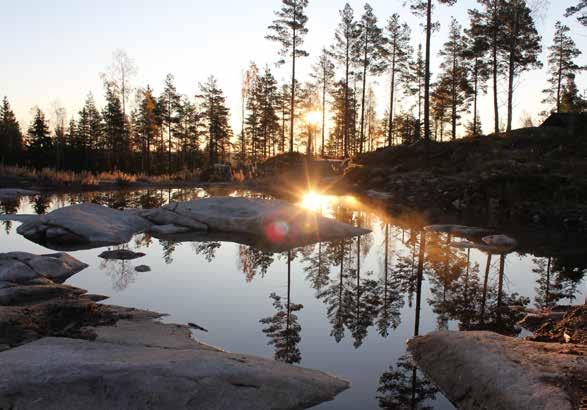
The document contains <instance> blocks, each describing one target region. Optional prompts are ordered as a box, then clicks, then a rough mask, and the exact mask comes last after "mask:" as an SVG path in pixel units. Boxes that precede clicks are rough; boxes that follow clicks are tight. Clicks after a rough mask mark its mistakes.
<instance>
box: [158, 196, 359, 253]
mask: <svg viewBox="0 0 587 410" xmlns="http://www.w3.org/2000/svg"><path fill="white" fill-rule="evenodd" d="M164 208H165V209H169V210H171V211H172V212H175V213H177V214H180V215H182V216H185V217H188V218H190V219H193V220H195V221H199V222H202V223H205V224H206V225H207V226H208V229H209V230H211V231H220V232H231V233H245V234H250V235H255V236H257V237H262V238H265V239H267V240H269V241H271V242H273V243H281V244H284V243H299V242H308V243H310V242H312V241H314V242H315V241H318V240H321V241H328V240H334V239H340V238H344V237H349V236H356V235H362V234H365V233H369V232H370V231H369V230H368V229H363V228H356V227H354V226H352V225H348V224H345V223H342V222H338V221H336V220H334V219H329V218H325V217H322V216H320V215H318V214H317V213H315V212H312V211H309V210H307V209H304V208H301V207H299V206H296V205H292V204H290V203H289V202H286V201H282V200H266V199H257V198H236V197H213V198H204V199H196V200H193V201H187V202H174V203H170V204H168V205H165V206H164Z"/></svg>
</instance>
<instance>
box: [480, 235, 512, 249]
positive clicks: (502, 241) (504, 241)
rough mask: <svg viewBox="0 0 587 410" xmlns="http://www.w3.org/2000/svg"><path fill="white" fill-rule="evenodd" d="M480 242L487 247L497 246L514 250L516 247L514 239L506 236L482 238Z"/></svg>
mask: <svg viewBox="0 0 587 410" xmlns="http://www.w3.org/2000/svg"><path fill="white" fill-rule="evenodd" d="M482 241H483V242H485V243H486V244H487V245H491V246H499V247H503V248H515V247H516V246H518V242H517V241H516V240H515V239H514V238H510V237H509V236H507V235H490V236H484V237H483V238H482Z"/></svg>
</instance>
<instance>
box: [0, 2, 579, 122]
mask: <svg viewBox="0 0 587 410" xmlns="http://www.w3.org/2000/svg"><path fill="white" fill-rule="evenodd" d="M576 2H577V0H551V1H550V2H549V3H550V4H549V5H548V6H547V7H540V8H539V10H538V11H537V17H538V18H537V21H536V25H537V29H538V31H539V33H540V34H541V35H542V37H543V50H544V51H543V60H544V61H545V55H546V47H547V46H548V45H549V44H550V41H551V39H552V35H553V31H554V30H553V27H554V24H555V22H556V20H557V19H560V20H561V21H563V23H564V24H567V25H568V26H569V27H570V28H571V35H572V37H573V38H574V40H575V42H576V43H577V46H578V47H579V49H581V50H582V51H583V52H584V55H582V56H581V57H580V58H579V59H578V62H579V63H580V64H582V65H587V47H586V44H587V29H586V28H585V27H582V26H581V25H579V24H578V23H577V22H576V20H575V18H565V17H564V16H563V15H564V10H565V9H566V7H568V6H570V5H573V4H575V3H576ZM309 3H310V4H309V6H308V9H307V14H308V17H309V21H308V28H309V33H308V35H307V37H306V39H305V49H306V50H307V51H308V52H309V53H310V56H309V57H308V58H303V59H300V60H299V61H298V64H297V66H298V73H299V74H298V79H299V80H301V81H304V80H308V79H309V76H308V74H309V71H310V68H311V65H312V64H313V63H314V62H315V60H316V58H317V55H318V54H319V52H320V50H321V48H322V47H323V46H328V45H330V44H332V42H333V36H334V30H335V28H336V25H337V24H338V21H339V15H338V10H340V9H341V8H342V7H343V6H344V1H341V0H310V2H309ZM404 3H405V1H404V0H372V1H370V4H371V6H372V7H373V9H374V10H375V13H376V16H377V17H378V19H379V23H380V25H381V26H383V25H384V22H385V21H386V20H387V18H388V17H389V16H390V15H391V14H392V13H394V12H398V13H399V14H400V15H401V17H402V19H403V20H404V21H406V22H407V23H408V24H409V25H410V26H411V28H412V40H413V45H414V47H416V46H417V44H418V43H419V42H423V35H422V27H421V26H420V20H419V19H418V18H417V17H415V16H413V15H412V14H411V13H410V11H409V9H408V7H407V6H404ZM280 4H281V2H280V1H279V0H248V1H242V0H239V1H234V0H215V1H204V0H173V1H167V2H162V1H160V0H101V1H99V2H95V1H89V0H52V1H46V0H19V1H12V0H0V5H1V10H2V11H1V12H0V32H2V34H3V35H2V38H3V41H2V42H0V56H1V59H0V97H1V96H4V95H6V96H7V97H8V98H9V101H10V103H11V104H12V107H13V109H14V111H15V113H16V115H17V118H18V119H19V121H20V122H21V127H22V128H23V129H26V127H28V123H29V121H30V118H31V109H32V107H34V106H38V107H40V108H41V109H42V110H44V111H45V112H47V113H48V117H49V118H51V114H50V112H51V111H52V107H53V106H54V105H55V104H59V105H61V106H63V107H65V108H66V110H67V113H68V116H71V115H76V114H77V112H78V111H79V109H80V108H81V106H82V105H83V102H84V100H85V99H86V96H87V95H88V93H89V92H92V93H93V94H94V96H95V97H96V100H97V102H98V104H99V105H101V104H102V103H103V101H104V98H103V94H104V91H103V85H102V81H101V79H100V76H99V74H100V72H104V71H105V70H106V69H107V67H108V66H109V65H110V63H111V60H112V53H113V52H114V50H116V49H122V50H124V51H126V53H127V54H128V55H129V56H130V57H131V58H132V59H133V60H134V61H135V63H136V66H137V67H138V73H137V75H136V77H135V79H134V81H133V83H134V85H136V86H143V87H144V86H145V85H147V84H149V85H150V86H151V88H153V89H154V90H155V92H156V93H159V92H160V91H161V90H162V87H163V81H164V79H165V76H166V75H167V73H171V74H173V75H174V76H175V80H176V86H177V90H178V92H180V93H182V94H185V95H187V96H194V95H195V94H196V93H197V90H198V83H200V82H204V81H205V80H206V78H207V77H208V76H209V75H211V74H214V75H215V76H216V77H217V78H218V80H219V84H220V86H221V87H222V88H223V90H224V92H225V94H226V96H227V100H228V103H229V107H230V109H231V113H232V124H233V126H234V128H235V131H236V132H238V131H239V130H240V126H239V125H238V124H239V123H240V119H239V115H240V114H239V113H240V83H241V78H242V72H243V70H244V69H246V67H247V65H248V64H249V62H250V61H255V62H256V63H257V65H258V66H260V67H263V66H265V64H269V65H270V67H271V68H272V69H275V70H276V72H275V74H276V77H277V79H278V80H280V81H281V80H284V81H286V79H287V78H288V77H289V67H288V66H287V65H286V66H284V67H283V68H275V66H274V63H275V62H276V61H277V60H278V55H277V52H278V49H279V47H278V45H277V44H275V43H272V42H270V41H268V40H266V39H265V38H264V37H265V35H266V34H267V26H268V25H269V24H271V22H272V20H273V18H274V11H275V10H277V9H278V8H279V6H280ZM349 4H350V5H351V6H352V7H353V8H354V10H355V15H356V16H357V17H358V16H360V14H361V13H362V10H363V4H364V2H363V1H349ZM475 6H476V1H474V0H459V1H458V2H457V5H456V6H453V7H448V6H443V5H439V6H438V7H437V8H436V9H435V11H434V18H435V19H436V20H437V21H439V22H440V24H441V27H440V30H439V31H437V32H435V33H434V34H433V37H432V56H433V60H432V72H433V74H432V75H433V76H434V74H435V73H436V72H437V71H438V68H437V67H438V64H439V58H438V56H437V54H438V51H439V50H440V48H441V46H442V43H443V42H444V41H445V40H446V36H447V31H448V25H449V23H450V19H451V17H455V18H456V19H457V20H459V21H460V22H461V24H463V25H466V24H467V9H469V8H473V7H475ZM371 83H372V84H373V88H374V89H375V92H376V95H377V97H378V111H379V113H383V111H384V110H385V108H386V107H385V105H386V102H387V99H388V97H387V95H388V93H389V90H388V81H387V78H385V77H381V78H378V79H371ZM577 83H578V86H579V88H580V89H581V90H583V89H586V88H587V74H582V75H581V76H579V77H578V79H577ZM516 87H517V93H516V96H515V100H514V126H516V125H518V124H520V118H521V117H522V116H523V115H524V114H525V113H528V114H530V115H532V116H533V117H534V119H535V120H536V119H537V115H536V114H537V113H538V112H539V111H542V110H543V108H544V107H542V105H541V103H540V101H541V100H542V98H543V95H542V94H541V90H542V89H543V88H544V87H545V73H544V71H535V72H531V73H526V74H524V75H522V76H521V78H520V79H519V80H518V81H517V84H516ZM480 112H481V119H482V123H483V125H484V128H485V130H486V131H490V130H489V128H490V126H491V124H492V121H493V120H492V118H493V114H492V111H491V101H490V97H489V96H487V97H483V98H482V100H481V102H480ZM502 112H503V114H502V116H503V117H505V99H504V98H503V97H502Z"/></svg>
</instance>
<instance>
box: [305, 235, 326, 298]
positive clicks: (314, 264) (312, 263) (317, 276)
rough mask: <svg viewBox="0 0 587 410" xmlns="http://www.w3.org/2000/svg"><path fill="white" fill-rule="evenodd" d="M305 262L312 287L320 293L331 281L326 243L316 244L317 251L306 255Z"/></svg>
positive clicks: (307, 276) (307, 277) (308, 279)
mask: <svg viewBox="0 0 587 410" xmlns="http://www.w3.org/2000/svg"><path fill="white" fill-rule="evenodd" d="M303 262H304V265H305V266H304V272H306V280H307V281H308V282H309V283H310V286H311V287H312V289H315V290H316V293H317V294H319V293H320V292H321V291H322V288H324V287H325V286H326V285H327V284H328V281H329V278H328V275H329V273H330V261H329V258H328V254H327V253H326V245H325V244H324V243H322V242H319V243H318V245H316V251H315V252H311V253H310V254H309V255H306V256H304V259H303Z"/></svg>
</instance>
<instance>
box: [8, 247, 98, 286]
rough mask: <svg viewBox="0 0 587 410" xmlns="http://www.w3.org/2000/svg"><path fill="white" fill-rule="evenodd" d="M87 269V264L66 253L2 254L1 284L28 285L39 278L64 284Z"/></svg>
mask: <svg viewBox="0 0 587 410" xmlns="http://www.w3.org/2000/svg"><path fill="white" fill-rule="evenodd" d="M87 267H88V265H87V264H85V263H83V262H80V261H79V260H77V259H75V258H74V257H72V256H70V255H68V254H65V253H53V254H47V255H34V254H32V253H27V252H7V253H0V282H1V281H7V282H15V283H26V282H30V281H32V280H34V279H37V278H48V279H50V280H51V281H53V282H57V283H63V282H65V280H66V279H67V278H69V277H70V276H72V275H75V274H76V273H78V272H80V271H81V270H83V269H85V268H87Z"/></svg>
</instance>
